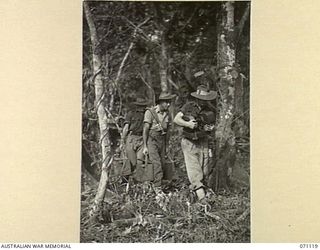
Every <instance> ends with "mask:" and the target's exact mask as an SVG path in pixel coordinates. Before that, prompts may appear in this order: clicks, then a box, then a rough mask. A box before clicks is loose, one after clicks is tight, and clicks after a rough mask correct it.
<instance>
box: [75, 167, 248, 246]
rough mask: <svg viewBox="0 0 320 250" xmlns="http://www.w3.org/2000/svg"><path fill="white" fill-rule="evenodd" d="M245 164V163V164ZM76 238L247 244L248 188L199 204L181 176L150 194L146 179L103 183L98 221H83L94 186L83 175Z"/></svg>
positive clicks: (215, 195) (86, 218) (212, 195)
mask: <svg viewBox="0 0 320 250" xmlns="http://www.w3.org/2000/svg"><path fill="white" fill-rule="evenodd" d="M246 164H248V162H247V163H246ZM82 181H83V186H82V193H81V238H80V241H81V242H88V243H89V242H100V243H105V242H110V243H111V242H113V243H119V242H123V243H125V242H126V243H129V242H130V243H133V242H141V243H146V242H149V243H161V242H180V243H184V242H188V243H191V242H201V243H202V242H207V243H213V242H224V243H227V242H250V190H249V186H247V187H244V188H237V189H234V190H232V191H221V192H218V193H215V192H213V191H212V190H209V191H208V192H207V199H206V201H207V202H206V203H199V202H198V201H197V199H196V197H195V196H194V194H193V193H192V192H190V189H189V187H188V179H187V177H186V174H185V175H180V177H179V178H177V179H175V180H173V181H171V182H168V183H167V185H166V186H165V188H164V192H163V193H160V194H156V193H155V192H154V191H153V189H152V187H151V185H150V184H148V183H143V184H142V183H133V182H132V181H129V184H128V183H124V184H121V180H120V178H118V179H116V180H113V182H111V183H110V184H109V185H108V190H107V194H106V197H105V200H104V208H103V211H104V212H103V213H102V215H101V216H100V218H99V222H97V223H95V224H90V223H89V210H90V208H91V205H92V204H93V200H94V196H95V193H96V190H97V189H96V186H95V185H92V184H89V181H88V180H87V177H86V176H85V175H83V180H82Z"/></svg>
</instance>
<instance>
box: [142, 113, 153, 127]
mask: <svg viewBox="0 0 320 250" xmlns="http://www.w3.org/2000/svg"><path fill="white" fill-rule="evenodd" d="M143 122H146V123H149V124H151V123H152V114H151V112H150V110H147V111H146V112H145V113H144V119H143Z"/></svg>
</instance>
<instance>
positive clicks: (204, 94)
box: [191, 85, 217, 101]
mask: <svg viewBox="0 0 320 250" xmlns="http://www.w3.org/2000/svg"><path fill="white" fill-rule="evenodd" d="M191 96H193V97H195V98H197V99H200V100H204V101H211V100H214V99H215V98H216V97H217V92H216V91H213V90H209V89H208V88H207V87H206V86H204V85H200V86H198V88H197V91H195V92H192V93H191Z"/></svg>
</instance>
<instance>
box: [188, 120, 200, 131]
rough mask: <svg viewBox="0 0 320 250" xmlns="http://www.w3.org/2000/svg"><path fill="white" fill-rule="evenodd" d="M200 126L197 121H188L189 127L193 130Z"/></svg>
mask: <svg viewBox="0 0 320 250" xmlns="http://www.w3.org/2000/svg"><path fill="white" fill-rule="evenodd" d="M197 126H198V123H197V121H196V120H190V121H188V127H189V128H191V129H194V128H196V127H197Z"/></svg>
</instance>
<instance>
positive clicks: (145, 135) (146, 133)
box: [142, 122, 150, 154]
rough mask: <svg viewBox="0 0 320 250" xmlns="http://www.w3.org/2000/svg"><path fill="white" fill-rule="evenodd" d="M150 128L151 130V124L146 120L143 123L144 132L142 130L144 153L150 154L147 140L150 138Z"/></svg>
mask: <svg viewBox="0 0 320 250" xmlns="http://www.w3.org/2000/svg"><path fill="white" fill-rule="evenodd" d="M149 130H150V124H149V123H147V122H145V123H144V124H143V132H142V137H143V153H144V154H148V147H147V142H148V138H149Z"/></svg>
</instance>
